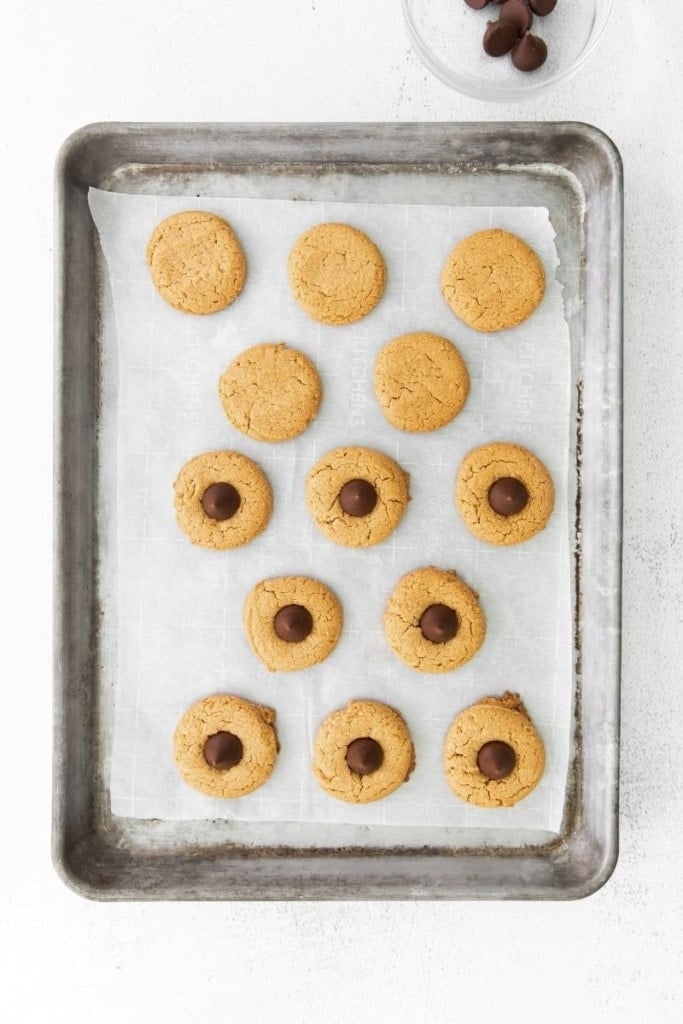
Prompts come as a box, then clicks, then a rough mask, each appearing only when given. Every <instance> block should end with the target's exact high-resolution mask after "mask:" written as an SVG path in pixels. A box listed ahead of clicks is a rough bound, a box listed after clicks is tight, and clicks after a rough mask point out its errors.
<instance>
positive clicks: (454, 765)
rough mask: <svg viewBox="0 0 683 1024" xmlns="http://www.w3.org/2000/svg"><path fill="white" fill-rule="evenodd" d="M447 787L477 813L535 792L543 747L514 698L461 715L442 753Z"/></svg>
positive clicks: (487, 702)
mask: <svg viewBox="0 0 683 1024" xmlns="http://www.w3.org/2000/svg"><path fill="white" fill-rule="evenodd" d="M443 764H444V771H445V773H446V779H447V781H448V785H449V786H450V787H451V789H452V790H453V792H454V793H455V795H456V796H459V797H460V799H461V800H466V801H467V802H468V803H470V804H476V806H477V807H512V806H513V805H514V804H516V803H519V801H520V800H523V799H524V797H525V796H528V795H529V793H530V792H531V791H532V789H534V788H535V787H536V785H537V784H538V782H539V780H540V778H541V776H542V775H543V769H544V766H545V750H544V747H543V742H542V740H541V738H540V736H539V735H538V733H537V732H536V730H535V729H534V727H533V725H532V724H531V721H530V720H529V715H528V713H527V710H526V708H525V707H524V705H523V703H522V702H521V700H520V699H519V695H518V694H516V693H507V692H506V693H504V694H503V696H502V697H500V698H499V697H485V698H484V700H481V701H479V702H478V703H477V704H474V705H472V707H469V708H466V709H465V711H461V712H460V714H459V715H458V716H457V717H456V719H455V721H454V722H453V724H452V725H451V727H450V729H449V730H448V734H447V736H446V742H445V745H444V753H443Z"/></svg>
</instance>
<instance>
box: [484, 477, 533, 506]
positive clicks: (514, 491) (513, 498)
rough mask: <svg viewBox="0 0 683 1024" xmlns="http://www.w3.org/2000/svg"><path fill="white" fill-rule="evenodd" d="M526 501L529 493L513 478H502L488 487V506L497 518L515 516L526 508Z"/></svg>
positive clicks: (520, 482)
mask: <svg viewBox="0 0 683 1024" xmlns="http://www.w3.org/2000/svg"><path fill="white" fill-rule="evenodd" d="M528 501H529V492H528V491H527V489H526V487H525V486H524V484H523V483H522V481H521V480H516V479H515V477H513V476H502V477H501V478H500V479H499V480H494V482H493V483H492V484H491V486H490V487H489V505H490V506H491V508H492V509H493V511H494V512H497V513H498V515H499V516H514V515H516V514H517V513H518V512H521V511H522V509H523V508H526V505H527V503H528Z"/></svg>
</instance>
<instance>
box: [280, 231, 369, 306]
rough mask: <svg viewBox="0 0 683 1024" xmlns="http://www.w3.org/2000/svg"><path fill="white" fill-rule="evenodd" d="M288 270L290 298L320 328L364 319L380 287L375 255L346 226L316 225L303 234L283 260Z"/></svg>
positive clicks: (363, 236)
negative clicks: (291, 296)
mask: <svg viewBox="0 0 683 1024" xmlns="http://www.w3.org/2000/svg"><path fill="white" fill-rule="evenodd" d="M288 269H289V283H290V286H291V289H292V293H293V295H294V298H295V299H296V301H297V302H298V304H299V305H300V306H301V308H302V309H303V310H304V311H305V312H306V313H308V315H309V316H310V317H312V319H313V320H317V321H319V322H320V323H323V324H352V323H354V321H356V320H360V319H361V318H362V317H364V316H367V314H368V313H369V312H370V311H371V310H372V309H374V308H375V306H376V305H377V303H378V302H379V300H380V299H381V298H382V295H383V294H384V288H385V285H386V276H387V274H386V267H385V264H384V259H383V258H382V254H381V252H380V251H379V249H378V248H377V246H376V245H375V243H374V242H373V241H371V240H370V239H369V238H368V236H367V235H366V234H364V232H362V231H359V230H358V228H353V227H351V225H350V224H334V223H329V224H317V225H316V226H315V227H313V228H310V229H309V230H308V231H305V232H304V234H303V235H301V237H300V238H299V239H298V240H297V241H296V242H295V244H294V246H293V248H292V251H291V252H290V254H289V263H288Z"/></svg>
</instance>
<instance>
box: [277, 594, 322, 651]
mask: <svg viewBox="0 0 683 1024" xmlns="http://www.w3.org/2000/svg"><path fill="white" fill-rule="evenodd" d="M274 626H275V632H276V633H277V635H278V636H279V637H280V639H281V640H286V641H287V643H288V644H298V643H300V642H301V641H302V640H305V639H306V637H307V636H309V635H310V634H311V632H312V630H313V616H312V615H311V613H310V612H309V610H308V608H304V606H303V605H302V604H286V605H285V606H284V608H281V609H280V611H279V612H278V613H277V615H276V616H275V621H274Z"/></svg>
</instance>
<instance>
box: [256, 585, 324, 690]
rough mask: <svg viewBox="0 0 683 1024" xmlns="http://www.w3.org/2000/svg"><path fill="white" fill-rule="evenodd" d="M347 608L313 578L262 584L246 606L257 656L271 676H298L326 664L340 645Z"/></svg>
mask: <svg viewBox="0 0 683 1024" xmlns="http://www.w3.org/2000/svg"><path fill="white" fill-rule="evenodd" d="M342 621H343V616H342V608H341V605H340V603H339V601H338V600H337V598H336V596H335V595H334V594H333V593H332V591H331V590H330V588H329V587H326V586H325V584H324V583H321V582H320V580H314V579H310V578H309V577H308V576H280V577H278V578H276V579H270V580H262V581H261V583H257V584H256V586H255V587H254V588H253V589H252V590H251V591H250V592H249V594H248V595H247V599H246V601H245V603H244V628H245V630H246V633H247V639H248V640H249V643H250V645H251V648H252V650H253V651H254V654H256V655H257V657H259V658H260V659H261V661H262V662H263V663H264V665H265V666H266V667H267V668H269V669H270V671H271V672H294V671H296V670H297V669H303V668H309V667H310V666H311V665H317V664H318V662H320V661H324V660H325V658H327V657H328V655H329V654H331V653H332V651H333V650H334V648H335V647H336V645H337V641H338V640H339V636H340V634H341V630H342Z"/></svg>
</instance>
